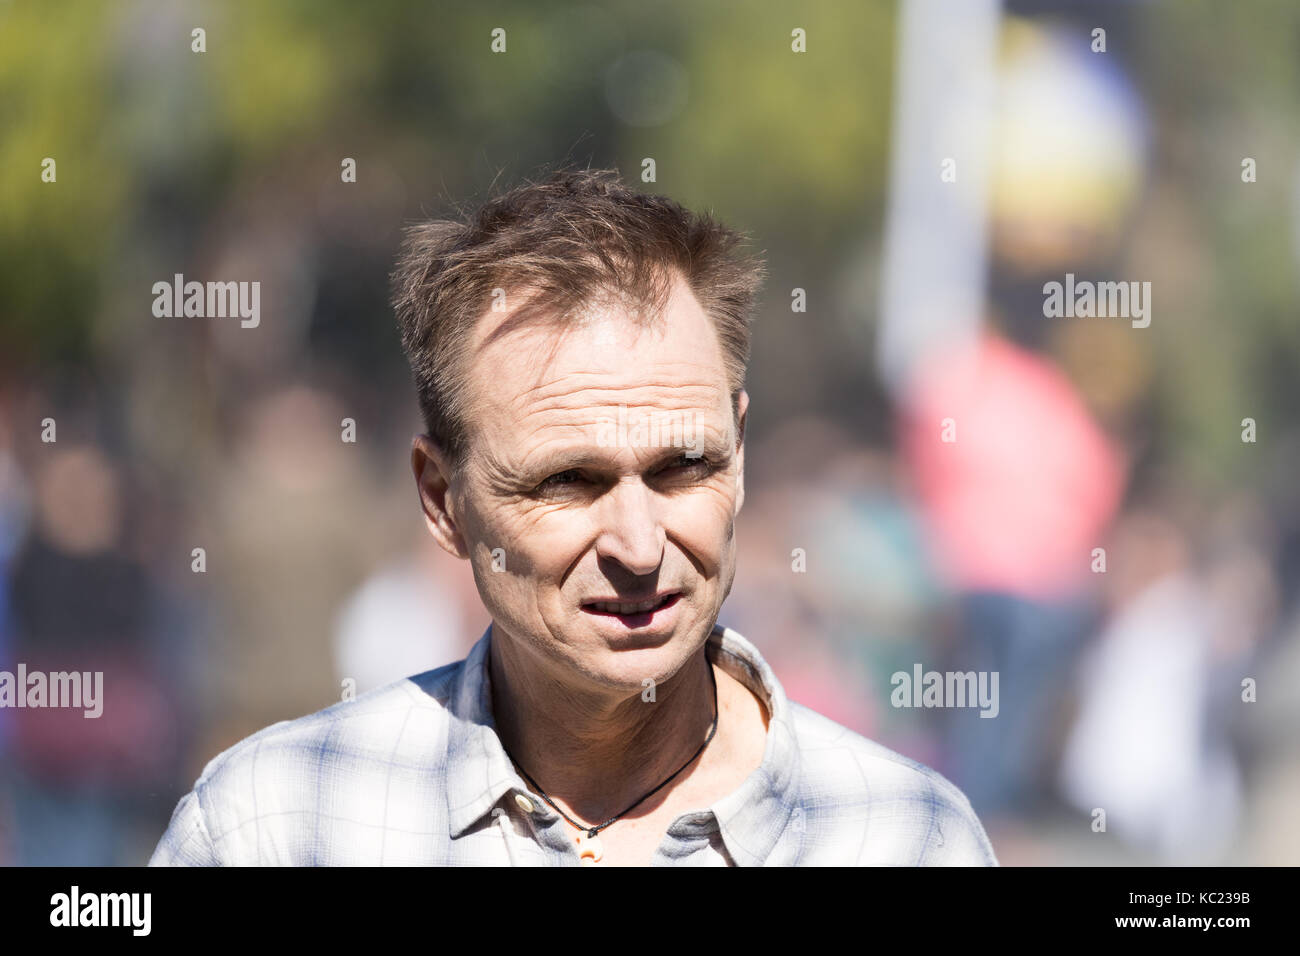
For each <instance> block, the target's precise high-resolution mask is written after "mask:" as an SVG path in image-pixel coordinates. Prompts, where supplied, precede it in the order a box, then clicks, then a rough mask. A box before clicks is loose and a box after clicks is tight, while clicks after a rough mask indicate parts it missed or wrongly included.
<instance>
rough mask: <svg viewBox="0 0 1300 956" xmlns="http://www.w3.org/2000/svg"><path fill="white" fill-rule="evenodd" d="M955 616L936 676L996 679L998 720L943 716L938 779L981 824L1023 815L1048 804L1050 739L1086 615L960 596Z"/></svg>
mask: <svg viewBox="0 0 1300 956" xmlns="http://www.w3.org/2000/svg"><path fill="white" fill-rule="evenodd" d="M958 608H959V613H958V626H957V634H956V635H955V638H956V640H955V642H954V645H953V646H952V647H951V649H950V653H949V659H948V661H947V664H946V668H945V669H947V670H950V671H961V672H965V671H972V670H973V671H977V672H978V671H988V672H993V671H996V672H997V673H998V698H999V699H998V714H997V716H996V717H992V718H989V717H981V716H980V709H979V708H978V707H967V708H955V707H954V708H950V709H949V710H947V711H946V712H945V718H946V719H945V721H944V727H945V734H944V736H945V738H946V739H945V748H944V749H945V754H946V758H947V759H946V760H945V768H944V769H945V771H946V772H947V773H946V775H947V776H948V777H949V779H950V780H952V782H953V783H955V784H956V785H957V786H958V787H960V788H961V789H962V790H963V791H964V792H965V793H966V796H967V797H968V798H969V799H970V802H971V806H972V807H973V808H974V810H975V812H976V814H978V815H980V816H981V817H984V816H989V817H1011V816H1018V815H1022V814H1026V813H1032V812H1033V811H1035V810H1037V809H1040V808H1041V807H1042V806H1044V805H1045V803H1046V802H1047V801H1046V798H1048V797H1049V796H1051V792H1052V787H1053V784H1052V783H1051V781H1052V779H1053V777H1052V776H1051V766H1050V765H1051V764H1052V763H1053V762H1054V760H1055V754H1053V753H1052V752H1051V750H1052V745H1053V731H1054V730H1055V729H1056V728H1057V726H1058V718H1059V717H1060V714H1061V711H1060V702H1061V700H1062V698H1063V697H1064V696H1065V695H1066V694H1067V693H1068V692H1069V691H1070V689H1071V687H1072V671H1073V665H1074V663H1075V662H1076V660H1077V659H1078V653H1079V651H1080V650H1081V649H1082V647H1083V644H1084V642H1085V641H1086V640H1087V638H1088V637H1089V635H1090V634H1091V631H1092V627H1093V623H1094V611H1093V608H1092V606H1091V604H1090V603H1089V602H1087V601H1084V600H1082V599H1079V600H1072V601H1066V602H1061V603H1057V604H1051V603H1040V602H1035V601H1030V600H1026V599H1024V598H1021V597H1018V596H1015V595H1011V594H997V593H968V594H964V595H962V596H960V598H959V599H958Z"/></svg>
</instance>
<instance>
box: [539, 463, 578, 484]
mask: <svg viewBox="0 0 1300 956" xmlns="http://www.w3.org/2000/svg"><path fill="white" fill-rule="evenodd" d="M578 478H579V475H578V471H577V469H576V468H570V469H569V470H568V471H557V472H556V473H555V474H553V475H551V477H549V478H547V479H546V480H545V481H543V482H542V487H543V488H546V487H549V486H552V485H571V484H573V482H574V481H576V480H577V479H578ZM566 479H567V480H566Z"/></svg>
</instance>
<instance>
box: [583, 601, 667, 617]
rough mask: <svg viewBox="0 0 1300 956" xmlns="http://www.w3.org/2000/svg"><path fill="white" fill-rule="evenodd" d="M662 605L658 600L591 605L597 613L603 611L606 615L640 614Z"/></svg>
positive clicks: (608, 602) (602, 602)
mask: <svg viewBox="0 0 1300 956" xmlns="http://www.w3.org/2000/svg"><path fill="white" fill-rule="evenodd" d="M661 603H663V602H662V601H661V600H660V599H658V598H655V599H652V600H649V601H642V602H641V603H640V604H619V603H615V602H612V601H597V602H596V603H595V604H593V605H592V607H594V608H595V609H596V610H597V611H604V612H605V613H606V614H641V613H643V612H645V611H648V610H650V609H651V608H655V607H658V606H659V605H660V604H661Z"/></svg>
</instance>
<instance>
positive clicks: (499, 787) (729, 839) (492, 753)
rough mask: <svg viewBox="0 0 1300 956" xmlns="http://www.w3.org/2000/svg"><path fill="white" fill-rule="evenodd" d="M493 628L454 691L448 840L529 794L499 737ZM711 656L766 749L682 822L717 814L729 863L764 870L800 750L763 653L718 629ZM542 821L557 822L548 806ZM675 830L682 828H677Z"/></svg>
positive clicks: (789, 802) (790, 799)
mask: <svg viewBox="0 0 1300 956" xmlns="http://www.w3.org/2000/svg"><path fill="white" fill-rule="evenodd" d="M491 635H492V627H491V625H489V626H488V628H487V629H486V630H485V631H484V632H483V636H482V637H481V638H479V640H478V642H477V643H476V644H475V645H474V647H473V648H472V649H471V650H470V652H469V654H468V655H467V656H466V658H465V661H464V664H463V666H462V667H461V669H460V672H459V674H458V676H457V678H456V679H455V681H454V682H453V684H452V686H451V688H450V694H449V697H448V700H447V708H448V710H449V712H450V716H451V724H450V727H449V730H448V738H447V765H446V774H445V777H444V779H445V780H446V782H447V783H446V788H447V811H448V822H449V824H450V830H451V836H452V837H458V836H460V835H461V834H463V833H464V832H465V831H466V830H468V829H469V828H470V827H472V826H473V825H474V824H475V823H477V822H478V821H479V820H480V819H481V818H482V817H483V816H484V815H485V814H487V813H489V812H490V811H491V810H492V808H493V807H495V806H496V805H497V803H498V802H499V801H500V800H501V798H502V797H503V796H505V795H506V794H508V793H510V792H512V791H515V792H518V793H520V794H525V795H528V794H529V793H530V791H529V789H528V788H527V786H526V785H525V784H524V781H523V779H522V778H521V777H520V776H519V773H518V772H517V771H516V770H515V768H514V765H513V764H512V763H511V762H510V758H508V757H507V756H506V753H505V748H504V747H502V745H501V740H500V738H499V737H498V736H497V731H496V721H495V719H494V718H493V715H492V689H491V683H490V680H491V679H490V676H489V669H488V650H489V647H490V641H491ZM706 646H707V653H708V655H709V659H710V660H711V661H713V662H714V663H715V664H717V665H718V666H719V667H721V668H723V669H724V670H726V671H727V672H728V673H729V674H731V675H732V676H733V677H735V678H736V679H737V680H739V681H740V682H741V683H743V684H744V685H745V686H746V687H748V688H749V689H750V690H751V691H752V692H753V693H754V694H755V695H756V696H757V697H758V698H759V700H760V701H762V703H763V705H764V706H765V707H766V708H767V713H768V728H767V744H766V746H765V748H764V751H763V761H762V763H761V764H760V765H759V767H758V769H757V770H755V771H754V772H753V773H751V774H750V775H749V776H748V777H746V778H745V781H744V782H743V783H742V784H741V785H740V787H739V788H737V789H736V790H734V791H733V792H732V793H730V794H728V795H727V796H726V797H723V798H722V799H721V800H718V801H717V802H715V803H714V804H713V805H712V806H711V807H710V808H709V809H708V810H706V811H702V812H698V813H695V814H685V815H683V816H682V817H679V818H678V821H677V823H681V822H683V821H686V822H693V823H695V824H699V823H700V822H703V821H706V820H707V817H708V816H710V815H711V816H712V817H713V819H714V820H716V822H717V826H718V830H719V832H720V834H721V836H722V840H723V842H724V843H725V844H726V847H727V852H728V853H730V854H731V858H732V859H733V860H735V862H736V863H737V864H738V865H741V866H759V865H761V864H762V863H763V861H764V860H765V859H766V858H767V856H768V855H769V854H770V853H771V851H772V849H773V848H774V847H775V846H776V843H777V841H778V840H779V839H780V837H781V834H782V833H783V832H784V831H785V829H786V827H787V825H788V824H789V823H790V817H791V815H792V813H793V812H794V809H795V806H796V802H797V798H796V793H797V790H798V778H799V750H798V746H797V743H796V738H795V734H794V725H793V721H792V716H791V714H790V704H789V701H788V700H787V699H786V696H785V691H784V690H783V689H782V687H781V685H780V683H779V682H778V681H777V679H776V675H775V674H773V672H772V669H771V668H770V667H769V666H768V664H767V662H766V661H765V660H763V657H762V655H760V654H759V652H758V649H757V648H756V647H754V645H753V644H751V643H750V642H749V641H748V640H746V639H745V638H744V637H742V636H741V635H740V634H739V633H738V632H736V631H734V630H732V629H731V628H728V627H723V626H721V625H717V626H715V627H714V629H713V632H712V633H711V634H710V635H709V639H708V642H707V645H706ZM537 813H538V814H539V815H540V816H541V817H542V818H543V819H551V818H554V817H555V812H554V810H552V809H551V808H550V807H548V806H546V805H545V804H540V805H539V806H538V807H537ZM674 825H677V824H674Z"/></svg>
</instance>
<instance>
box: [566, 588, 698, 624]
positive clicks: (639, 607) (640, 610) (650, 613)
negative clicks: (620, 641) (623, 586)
mask: <svg viewBox="0 0 1300 956" xmlns="http://www.w3.org/2000/svg"><path fill="white" fill-rule="evenodd" d="M681 596H682V594H681V592H680V591H671V592H669V593H667V594H663V595H659V596H656V597H652V598H647V599H646V600H644V601H588V602H587V603H585V604H583V605H582V609H583V610H584V611H586V612H587V613H588V614H595V615H597V616H599V617H609V618H616V619H617V620H619V621H622V622H623V623H624V624H626V625H627V626H628V627H642V626H644V625H646V624H649V623H650V622H651V621H652V620H653V619H654V616H655V614H656V613H658V612H659V611H663V610H667V609H668V608H670V607H672V606H673V605H674V604H676V603H677V602H678V601H679V600H680V599H681Z"/></svg>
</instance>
